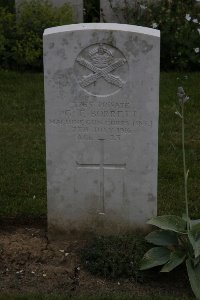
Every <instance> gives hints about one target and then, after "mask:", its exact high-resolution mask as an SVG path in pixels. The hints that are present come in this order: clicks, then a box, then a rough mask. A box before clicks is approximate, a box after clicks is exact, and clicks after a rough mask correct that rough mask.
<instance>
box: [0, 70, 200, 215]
mask: <svg viewBox="0 0 200 300" xmlns="http://www.w3.org/2000/svg"><path fill="white" fill-rule="evenodd" d="M185 75H187V76H188V77H187V79H186V78H185V77H184V76H183V75H182V77H181V75H180V74H177V73H162V74H161V88H160V128H159V174H158V212H159V214H163V213H164V214H171V213H175V214H182V212H183V211H184V197H183V170H182V153H181V136H180V130H181V128H180V119H179V118H178V117H177V116H176V115H175V113H174V112H175V110H176V91H177V87H178V86H179V85H183V87H184V88H185V90H186V92H187V94H188V95H189V96H190V102H189V103H188V104H187V111H186V154H187V162H188V165H189V169H190V177H189V200H190V212H191V214H192V216H193V217H199V215H200V201H199V199H200V184H199V169H200V135H199V129H200V89H199V78H200V73H189V74H185ZM177 78H179V79H177ZM43 97H44V96H43V75H42V74H35V73H22V74H21V73H16V72H11V71H1V72H0V106H1V117H0V161H1V167H0V216H1V217H2V216H4V217H10V216H12V217H14V216H22V215H24V216H32V217H38V216H41V215H44V214H46V174H45V137H44V99H43Z"/></svg>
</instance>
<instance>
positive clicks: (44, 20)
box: [12, 0, 73, 68]
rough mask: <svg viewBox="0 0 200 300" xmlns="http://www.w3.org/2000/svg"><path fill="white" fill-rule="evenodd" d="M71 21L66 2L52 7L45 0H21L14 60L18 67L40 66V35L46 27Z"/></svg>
mask: <svg viewBox="0 0 200 300" xmlns="http://www.w3.org/2000/svg"><path fill="white" fill-rule="evenodd" d="M71 23H73V11H72V8H71V7H70V6H68V5H67V4H65V5H63V6H61V7H54V6H53V5H52V4H51V3H50V2H49V1H47V0H31V1H23V2H22V3H21V4H20V5H19V7H18V16H17V22H16V44H15V47H13V49H12V50H13V56H14V59H15V62H16V63H17V65H19V66H20V67H24V68H25V67H32V68H41V67H42V51H43V49H42V35H43V32H44V30H45V29H46V28H48V27H54V26H60V25H66V24H71Z"/></svg>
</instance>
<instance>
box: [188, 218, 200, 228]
mask: <svg viewBox="0 0 200 300" xmlns="http://www.w3.org/2000/svg"><path fill="white" fill-rule="evenodd" d="M197 224H200V219H198V220H190V226H191V227H193V226H195V225H197Z"/></svg>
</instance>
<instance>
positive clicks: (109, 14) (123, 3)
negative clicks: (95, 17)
mask: <svg viewBox="0 0 200 300" xmlns="http://www.w3.org/2000/svg"><path fill="white" fill-rule="evenodd" d="M130 5H131V6H132V7H134V6H135V5H138V3H137V1H136V0H100V18H101V22H105V23H126V22H127V21H126V18H125V15H126V9H128V7H129V6H130Z"/></svg>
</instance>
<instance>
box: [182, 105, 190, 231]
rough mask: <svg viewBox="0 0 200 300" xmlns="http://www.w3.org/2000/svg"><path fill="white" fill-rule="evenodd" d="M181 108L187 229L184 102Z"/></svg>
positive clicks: (186, 200) (186, 203) (186, 204)
mask: <svg viewBox="0 0 200 300" xmlns="http://www.w3.org/2000/svg"><path fill="white" fill-rule="evenodd" d="M181 108H182V152H183V170H184V189H185V191H184V192H185V210H186V218H187V231H189V229H190V225H189V208H188V191H187V177H188V174H187V168H186V160H185V118H184V103H182V105H181Z"/></svg>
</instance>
